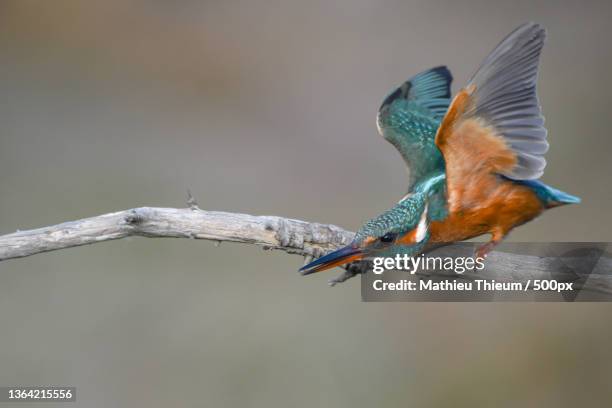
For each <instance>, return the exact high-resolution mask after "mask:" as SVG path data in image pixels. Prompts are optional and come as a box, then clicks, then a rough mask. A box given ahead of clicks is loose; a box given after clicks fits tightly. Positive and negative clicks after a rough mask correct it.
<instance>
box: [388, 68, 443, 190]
mask: <svg viewBox="0 0 612 408" xmlns="http://www.w3.org/2000/svg"><path fill="white" fill-rule="evenodd" d="M452 80H453V77H452V75H451V73H450V71H449V70H448V69H447V68H446V67H443V66H441V67H436V68H432V69H429V70H427V71H424V72H421V73H420V74H418V75H415V76H414V77H412V78H410V79H409V80H408V81H406V82H404V83H403V84H402V85H401V86H400V87H399V88H397V89H396V90H395V91H393V92H392V93H391V94H390V95H389V96H387V98H386V99H385V100H384V102H383V103H382V105H381V106H380V109H379V110H378V116H377V125H378V130H379V132H380V134H381V135H382V136H383V137H384V138H385V139H386V140H387V141H389V142H390V143H391V144H392V145H393V146H395V147H396V148H397V150H398V151H399V152H400V154H401V155H402V157H403V159H404V161H405V162H406V164H407V165H408V168H409V170H410V183H409V190H410V188H411V187H412V186H413V184H414V183H415V182H416V181H420V180H421V179H422V178H423V177H424V176H426V175H428V174H429V173H431V172H432V171H434V170H439V169H444V160H443V159H442V156H441V154H440V152H439V150H438V149H437V147H436V146H435V143H434V138H435V135H436V130H437V129H438V126H439V125H440V122H441V120H442V118H443V117H444V114H445V113H446V110H447V109H448V105H449V104H450V86H451V82H452Z"/></svg>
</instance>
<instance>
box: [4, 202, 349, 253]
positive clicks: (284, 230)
mask: <svg viewBox="0 0 612 408" xmlns="http://www.w3.org/2000/svg"><path fill="white" fill-rule="evenodd" d="M353 235H354V234H353V233H352V232H349V231H345V230H343V229H342V228H340V227H336V226H334V225H324V224H317V223H308V222H305V221H299V220H292V219H287V218H281V217H276V216H253V215H248V214H235V213H227V212H220V211H204V210H200V209H199V208H198V207H197V204H196V203H195V200H193V199H191V200H190V208H185V209H178V208H153V207H141V208H134V209H131V210H125V211H119V212H114V213H109V214H103V215H99V216H97V217H91V218H84V219H81V220H77V221H70V222H65V223H62V224H57V225H53V226H49V227H44V228H38V229H33V230H28V231H17V232H15V233H13V234H8V235H3V236H0V261H3V260H6V259H11V258H20V257H25V256H30V255H34V254H38V253H41V252H47V251H54V250H57V249H64V248H70V247H75V246H80V245H88V244H93V243H96V242H102V241H109V240H113V239H121V238H125V237H130V236H142V237H149V238H191V239H207V240H212V241H217V242H222V241H231V242H241V243H245V244H255V245H260V246H262V247H264V248H265V249H279V250H283V251H286V252H288V253H292V254H298V255H303V256H307V257H318V256H321V255H322V254H323V253H325V252H328V251H330V250H332V249H335V248H337V247H339V246H342V245H346V244H348V243H349V242H350V241H351V240H352V239H353Z"/></svg>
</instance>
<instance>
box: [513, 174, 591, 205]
mask: <svg viewBox="0 0 612 408" xmlns="http://www.w3.org/2000/svg"><path fill="white" fill-rule="evenodd" d="M513 181H514V182H515V183H518V184H523V185H525V186H527V187H529V188H531V189H532V190H533V191H534V192H535V193H536V194H537V195H538V197H539V198H540V200H541V201H542V202H543V203H544V205H545V206H546V208H552V207H558V206H560V205H566V204H578V203H580V201H581V199H580V197H576V196H574V195H571V194H568V193H566V192H564V191H561V190H557V189H556V188H554V187H551V186H549V185H546V184H544V183H543V182H541V181H540V180H520V181H518V180H513Z"/></svg>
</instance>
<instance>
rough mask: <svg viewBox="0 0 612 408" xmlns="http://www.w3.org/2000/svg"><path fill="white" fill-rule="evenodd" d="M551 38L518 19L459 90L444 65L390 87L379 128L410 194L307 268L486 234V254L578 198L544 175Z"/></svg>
mask: <svg viewBox="0 0 612 408" xmlns="http://www.w3.org/2000/svg"><path fill="white" fill-rule="evenodd" d="M545 39H546V30H545V29H544V28H543V27H542V26H541V25H539V24H537V23H531V22H530V23H526V24H523V25H521V26H519V27H518V28H517V29H516V30H514V31H513V32H512V33H510V34H509V35H508V36H507V37H506V38H505V39H504V40H503V41H502V42H501V43H499V45H498V46H497V47H495V48H494V50H493V51H492V52H491V53H490V54H489V55H488V56H487V57H486V58H485V59H484V61H483V62H482V64H481V65H480V67H479V68H478V69H477V70H476V73H475V74H474V75H473V76H472V78H471V79H470V80H469V81H468V83H467V85H466V86H465V87H464V88H462V89H461V90H460V91H459V92H458V93H457V94H456V95H455V96H454V98H452V99H451V83H452V80H453V77H452V75H451V73H450V71H449V70H448V68H446V67H445V66H440V67H436V68H432V69H429V70H427V71H424V72H421V73H419V74H417V75H416V76H414V77H412V78H410V79H409V80H408V81H406V82H404V83H403V84H402V85H401V86H400V87H399V88H397V89H396V90H394V91H393V92H392V93H391V94H389V96H387V97H386V98H385V99H384V101H383V103H382V105H381V106H380V108H379V111H378V115H377V121H376V122H377V128H378V131H379V133H380V134H381V135H382V136H383V137H384V138H385V139H386V140H387V141H388V142H390V143H391V144H392V145H393V146H394V147H395V148H396V149H397V150H398V151H399V153H400V154H401V156H402V158H403V159H404V161H405V163H406V164H407V166H408V169H409V174H410V176H409V181H408V193H407V194H406V195H405V196H404V197H402V199H401V200H399V202H398V203H397V204H396V205H395V206H393V207H392V208H391V209H389V210H387V211H385V212H384V213H382V214H380V215H379V216H377V217H375V218H373V219H371V220H369V221H367V222H366V223H365V224H364V225H363V226H362V227H361V228H360V229H359V230H358V231H357V233H356V234H355V237H354V240H353V241H352V242H351V243H350V244H349V245H347V246H346V247H344V248H341V249H339V250H336V251H334V252H331V253H329V254H327V255H324V256H323V257H321V258H319V259H317V260H315V261H313V262H311V263H309V264H307V265H305V266H304V267H302V268H301V269H300V272H301V273H302V274H304V275H307V274H311V273H314V272H319V271H323V270H326V269H330V268H333V267H336V266H342V265H345V264H349V263H352V262H356V261H359V260H362V259H366V258H371V257H384V256H395V255H396V254H408V255H409V256H416V255H418V254H420V253H423V252H424V251H427V250H428V248H432V247H436V246H441V245H447V244H450V243H453V242H456V241H462V240H466V239H470V238H474V237H477V236H480V235H484V234H489V235H490V240H489V241H488V242H486V243H484V244H482V245H480V246H479V247H477V248H476V250H475V257H480V258H485V257H486V256H487V254H488V253H489V252H490V251H491V250H492V249H493V248H494V247H495V246H496V245H497V244H499V243H500V242H501V241H502V240H503V239H504V238H505V237H506V236H507V235H508V233H509V232H510V231H511V230H512V229H513V228H515V227H517V226H519V225H522V224H524V223H526V222H528V221H531V220H532V219H534V218H535V217H537V216H538V215H540V214H541V213H542V212H543V211H544V210H547V209H550V208H554V207H558V206H561V205H565V204H573V203H579V202H580V198H578V197H575V196H573V195H570V194H567V193H564V192H562V191H560V190H557V189H555V188H552V187H550V186H548V185H546V184H544V183H543V182H542V181H540V180H539V178H540V177H541V176H542V175H543V173H544V168H545V166H546V160H545V157H544V156H545V153H546V152H547V150H548V147H549V145H548V141H547V130H546V128H545V127H544V117H543V115H542V109H541V106H540V103H539V100H538V95H537V87H536V83H537V76H538V65H539V60H540V54H541V51H542V47H543V45H544V41H545ZM349 277H350V276H349ZM342 280H344V279H342V278H339V280H336V281H330V283H335V282H339V281H342Z"/></svg>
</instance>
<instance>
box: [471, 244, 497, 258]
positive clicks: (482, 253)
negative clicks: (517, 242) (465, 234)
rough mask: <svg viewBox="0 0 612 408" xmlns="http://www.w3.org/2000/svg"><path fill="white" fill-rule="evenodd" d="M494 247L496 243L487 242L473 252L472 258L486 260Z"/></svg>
mask: <svg viewBox="0 0 612 408" xmlns="http://www.w3.org/2000/svg"><path fill="white" fill-rule="evenodd" d="M496 245H497V242H495V241H489V242H487V243H486V244H482V245H479V246H478V247H477V248H476V250H475V251H474V257H475V258H482V259H486V257H487V256H488V255H489V252H491V251H492V250H493V248H495V246H496Z"/></svg>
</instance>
